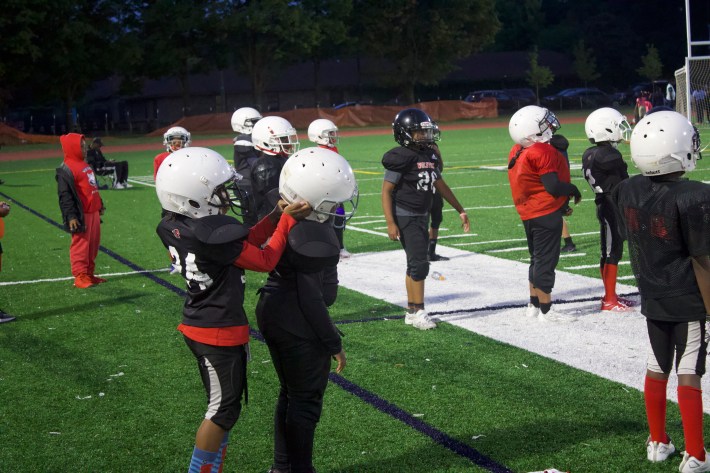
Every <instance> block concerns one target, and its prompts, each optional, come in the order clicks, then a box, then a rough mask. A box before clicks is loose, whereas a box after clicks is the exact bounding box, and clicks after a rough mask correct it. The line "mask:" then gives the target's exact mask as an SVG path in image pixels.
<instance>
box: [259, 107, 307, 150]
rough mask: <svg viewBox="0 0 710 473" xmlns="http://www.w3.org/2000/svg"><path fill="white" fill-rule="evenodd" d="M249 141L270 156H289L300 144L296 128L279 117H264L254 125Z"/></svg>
mask: <svg viewBox="0 0 710 473" xmlns="http://www.w3.org/2000/svg"><path fill="white" fill-rule="evenodd" d="M251 141H252V143H254V147H255V148H256V149H258V150H259V151H262V152H264V153H266V154H270V155H272V156H275V155H281V156H285V157H289V156H291V155H292V154H293V153H295V152H297V151H298V148H299V146H300V144H299V142H298V135H297V134H296V129H295V128H294V127H292V126H291V123H289V121H288V120H286V119H285V118H281V117H276V116H270V117H264V118H262V119H261V120H259V121H258V122H256V125H254V129H253V130H252V131H251Z"/></svg>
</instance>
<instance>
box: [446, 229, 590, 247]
mask: <svg viewBox="0 0 710 473" xmlns="http://www.w3.org/2000/svg"><path fill="white" fill-rule="evenodd" d="M598 233H599V232H582V233H572V234H571V235H572V236H573V237H576V236H583V235H597V234H598ZM514 241H527V240H526V239H525V238H510V239H508V240H488V241H470V242H466V243H454V244H453V246H470V245H491V244H495V243H511V242H514Z"/></svg>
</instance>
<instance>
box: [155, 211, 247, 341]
mask: <svg viewBox="0 0 710 473" xmlns="http://www.w3.org/2000/svg"><path fill="white" fill-rule="evenodd" d="M156 232H157V233H158V236H159V237H160V239H161V240H162V242H163V245H165V247H166V248H167V249H168V251H169V252H170V255H171V256H172V258H173V264H174V265H175V266H176V267H177V268H178V269H179V271H180V274H182V276H183V278H185V281H186V282H187V297H186V300H185V306H184V308H183V321H182V323H183V324H185V325H191V326H194V327H231V326H240V325H248V320H247V316H246V314H245V313H244V308H243V304H244V284H245V282H246V281H245V278H244V270H243V269H241V268H238V267H236V266H234V264H233V263H234V261H235V260H236V259H237V258H238V257H239V255H240V254H241V251H242V248H243V245H244V240H245V239H246V237H247V235H248V234H249V229H248V228H247V227H246V226H244V225H242V224H241V223H239V221H238V220H236V219H235V218H232V217H229V216H227V215H211V216H208V217H202V218H198V219H192V218H189V217H186V216H183V215H177V214H174V213H172V212H171V213H169V214H168V215H167V216H165V217H164V218H163V219H162V220H161V221H160V223H159V224H158V228H157V229H156Z"/></svg>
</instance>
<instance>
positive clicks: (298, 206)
mask: <svg viewBox="0 0 710 473" xmlns="http://www.w3.org/2000/svg"><path fill="white" fill-rule="evenodd" d="M312 210H313V209H312V208H311V206H310V204H308V202H294V203H293V204H288V205H287V206H286V207H284V208H283V213H285V214H287V215H290V216H291V217H293V218H294V219H296V220H303V219H304V218H306V217H308V216H309V215H310V214H311V211H312Z"/></svg>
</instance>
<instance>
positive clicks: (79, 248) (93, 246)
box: [69, 212, 101, 277]
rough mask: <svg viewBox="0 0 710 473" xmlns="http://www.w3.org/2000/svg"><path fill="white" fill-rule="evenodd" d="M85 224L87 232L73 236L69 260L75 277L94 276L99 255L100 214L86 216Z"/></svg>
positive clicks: (93, 213)
mask: <svg viewBox="0 0 710 473" xmlns="http://www.w3.org/2000/svg"><path fill="white" fill-rule="evenodd" d="M84 223H85V224H86V231H85V232H83V233H74V234H72V236H71V246H70V247H69V259H70V260H71V274H72V276H74V277H77V276H78V275H80V274H94V266H95V261H96V255H98V254H99V244H100V243H101V216H100V215H99V213H98V212H92V213H87V214H84Z"/></svg>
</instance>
